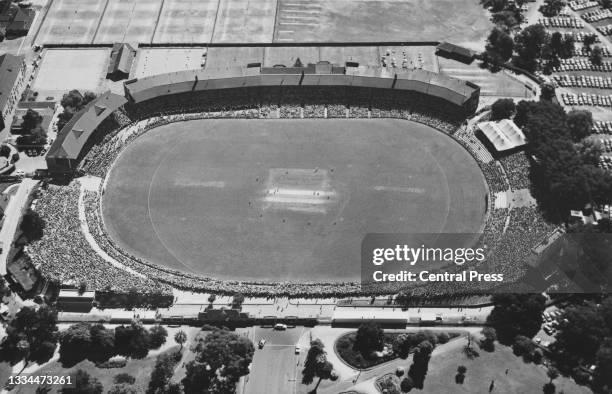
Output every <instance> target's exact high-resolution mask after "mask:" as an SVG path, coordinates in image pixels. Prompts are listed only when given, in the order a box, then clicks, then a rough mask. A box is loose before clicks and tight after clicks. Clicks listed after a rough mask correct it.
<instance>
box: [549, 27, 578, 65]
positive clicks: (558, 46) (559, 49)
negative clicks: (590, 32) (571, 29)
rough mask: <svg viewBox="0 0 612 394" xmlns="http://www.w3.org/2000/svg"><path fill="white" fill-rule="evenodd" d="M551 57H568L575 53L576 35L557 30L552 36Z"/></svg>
mask: <svg viewBox="0 0 612 394" xmlns="http://www.w3.org/2000/svg"><path fill="white" fill-rule="evenodd" d="M550 52H551V57H557V58H563V59H567V58H570V57H572V56H573V54H574V37H573V36H571V35H567V36H565V35H563V34H561V33H560V32H558V31H556V32H554V33H552V34H551V36H550Z"/></svg>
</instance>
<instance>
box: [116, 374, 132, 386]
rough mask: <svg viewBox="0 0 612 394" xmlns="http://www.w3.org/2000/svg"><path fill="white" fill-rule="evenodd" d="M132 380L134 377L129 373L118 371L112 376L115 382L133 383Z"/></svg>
mask: <svg viewBox="0 0 612 394" xmlns="http://www.w3.org/2000/svg"><path fill="white" fill-rule="evenodd" d="M134 382H136V378H135V377H133V376H132V375H130V374H129V373H120V374H117V375H115V377H114V378H113V383H115V384H134Z"/></svg>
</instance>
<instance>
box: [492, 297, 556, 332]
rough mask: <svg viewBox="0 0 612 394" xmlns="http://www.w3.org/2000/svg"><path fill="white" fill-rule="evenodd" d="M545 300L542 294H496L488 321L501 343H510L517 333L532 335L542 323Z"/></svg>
mask: <svg viewBox="0 0 612 394" xmlns="http://www.w3.org/2000/svg"><path fill="white" fill-rule="evenodd" d="M545 301H546V300H545V298H544V296H542V295H541V294H495V295H494V296H493V305H494V308H493V310H492V311H491V314H490V315H489V317H488V318H487V322H488V323H489V324H490V325H491V327H493V328H495V330H496V332H497V337H498V338H499V341H500V342H501V343H505V344H509V343H510V342H511V341H512V340H513V339H514V338H515V337H516V336H517V335H525V336H528V337H532V336H534V335H535V334H536V333H537V332H538V331H539V330H540V327H541V325H542V312H544V308H545Z"/></svg>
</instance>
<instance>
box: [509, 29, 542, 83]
mask: <svg viewBox="0 0 612 394" xmlns="http://www.w3.org/2000/svg"><path fill="white" fill-rule="evenodd" d="M549 42H550V35H549V34H548V32H547V31H546V28H544V26H543V25H539V24H537V25H530V26H527V27H526V28H524V29H523V30H522V31H521V32H520V33H519V34H517V35H516V36H515V37H514V44H515V50H516V54H517V57H516V58H515V59H514V63H515V64H516V65H517V66H518V67H521V68H524V69H525V70H527V71H530V72H534V71H536V70H537V69H538V67H539V64H540V61H541V60H542V58H543V55H544V50H545V48H547V46H548V44H549Z"/></svg>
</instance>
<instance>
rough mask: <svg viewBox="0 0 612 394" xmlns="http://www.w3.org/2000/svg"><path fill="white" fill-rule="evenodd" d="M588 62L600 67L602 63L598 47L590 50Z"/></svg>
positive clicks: (601, 53) (601, 52)
mask: <svg viewBox="0 0 612 394" xmlns="http://www.w3.org/2000/svg"><path fill="white" fill-rule="evenodd" d="M589 60H590V61H591V63H593V64H594V65H596V66H601V63H602V61H603V51H602V50H601V48H600V47H599V46H596V47H595V48H593V49H592V50H591V53H590V55H589Z"/></svg>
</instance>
